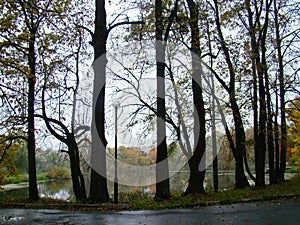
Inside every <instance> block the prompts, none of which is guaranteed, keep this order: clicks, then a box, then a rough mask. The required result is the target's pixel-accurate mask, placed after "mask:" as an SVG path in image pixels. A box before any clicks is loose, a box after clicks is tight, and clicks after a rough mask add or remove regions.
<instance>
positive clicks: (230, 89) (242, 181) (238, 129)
mask: <svg viewBox="0 0 300 225" xmlns="http://www.w3.org/2000/svg"><path fill="white" fill-rule="evenodd" d="M213 2H214V7H213V8H214V14H215V23H216V27H217V34H218V37H219V39H220V45H221V49H222V51H223V54H224V56H225V61H226V64H227V67H228V71H229V85H227V84H226V83H225V82H224V80H222V79H221V78H220V77H219V76H216V78H217V79H218V81H219V82H220V83H221V85H222V86H223V88H224V89H225V90H226V92H227V93H228V95H229V101H230V107H231V109H232V114H233V119H234V127H235V142H236V143H235V150H236V152H235V154H234V156H235V182H236V184H235V185H236V187H237V188H243V187H246V186H249V182H248V179H247V177H246V176H245V173H244V154H245V150H246V148H245V141H246V140H245V130H244V124H243V121H242V116H241V112H240V109H239V106H238V103H237V99H236V90H235V85H236V70H235V68H234V64H233V62H232V58H231V55H230V51H229V48H228V44H227V42H226V40H225V38H224V35H223V32H222V28H221V22H220V12H219V3H218V1H217V0H214V1H213Z"/></svg>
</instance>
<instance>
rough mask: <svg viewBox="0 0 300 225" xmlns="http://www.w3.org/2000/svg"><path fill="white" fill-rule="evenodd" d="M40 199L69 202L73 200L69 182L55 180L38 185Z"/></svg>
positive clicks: (70, 182)
mask: <svg viewBox="0 0 300 225" xmlns="http://www.w3.org/2000/svg"><path fill="white" fill-rule="evenodd" d="M38 189H39V193H40V197H42V198H53V199H63V200H66V201H70V200H73V199H74V192H73V188H72V181H71V180H55V181H50V182H45V183H40V184H39V185H38Z"/></svg>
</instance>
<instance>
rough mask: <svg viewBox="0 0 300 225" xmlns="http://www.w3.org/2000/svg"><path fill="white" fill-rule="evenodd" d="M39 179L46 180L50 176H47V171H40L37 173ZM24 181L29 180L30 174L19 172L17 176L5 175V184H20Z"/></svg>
mask: <svg viewBox="0 0 300 225" xmlns="http://www.w3.org/2000/svg"><path fill="white" fill-rule="evenodd" d="M37 180H38V181H46V180H49V178H48V177H47V173H46V172H43V173H38V174H37ZM22 182H28V174H18V175H15V176H5V178H4V184H3V185H5V184H19V183H22Z"/></svg>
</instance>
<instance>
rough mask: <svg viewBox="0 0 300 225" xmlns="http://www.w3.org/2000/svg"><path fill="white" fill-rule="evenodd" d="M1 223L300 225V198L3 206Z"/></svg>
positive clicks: (0, 212) (0, 217) (0, 215)
mask: <svg viewBox="0 0 300 225" xmlns="http://www.w3.org/2000/svg"><path fill="white" fill-rule="evenodd" d="M0 224H18V225H19V224H26V225H27V224H36V225H37V224H39V225H40V224H49V225H50V224H53V225H55V224H88V225H92V224H122V225H126V224H128V225H129V224H132V225H136V224H137V225H139V224H142V225H144V224H147V225H151V224H157V225H161V224H169V225H173V224H182V225H187V224H191V225H196V224H200V225H206V224H209V225H231V224H234V225H240V224H241V225H243V224H248V225H250V224H251V225H252V224H255V225H260V224H261V225H300V199H299V198H298V199H293V200H279V201H266V202H256V203H242V204H241V203H240V204H231V205H224V206H209V207H203V208H199V209H173V210H152V211H115V212H103V211H65V210H45V209H43V210H36V209H0Z"/></svg>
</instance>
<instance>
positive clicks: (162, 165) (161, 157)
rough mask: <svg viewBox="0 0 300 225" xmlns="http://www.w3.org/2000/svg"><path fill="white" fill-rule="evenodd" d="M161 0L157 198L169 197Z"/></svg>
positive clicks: (158, 0) (157, 3)
mask: <svg viewBox="0 0 300 225" xmlns="http://www.w3.org/2000/svg"><path fill="white" fill-rule="evenodd" d="M163 29H164V26H163V15H162V1H161V0H156V1H155V39H156V76H157V155H156V181H157V182H156V193H155V197H156V198H157V199H168V198H169V197H170V181H169V164H168V153H167V152H168V151H167V141H166V122H165V120H166V106H165V43H163Z"/></svg>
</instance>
